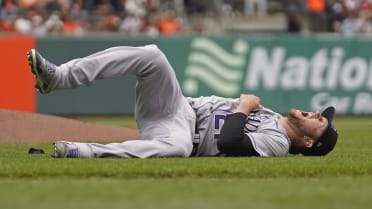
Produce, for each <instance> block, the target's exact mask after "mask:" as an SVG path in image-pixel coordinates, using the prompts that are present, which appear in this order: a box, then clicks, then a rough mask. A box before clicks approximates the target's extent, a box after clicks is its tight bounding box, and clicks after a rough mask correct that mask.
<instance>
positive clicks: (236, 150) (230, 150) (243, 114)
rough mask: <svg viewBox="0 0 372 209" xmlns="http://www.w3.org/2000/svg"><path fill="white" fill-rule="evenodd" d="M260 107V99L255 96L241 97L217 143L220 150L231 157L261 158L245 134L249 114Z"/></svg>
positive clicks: (226, 121) (227, 119)
mask: <svg viewBox="0 0 372 209" xmlns="http://www.w3.org/2000/svg"><path fill="white" fill-rule="evenodd" d="M259 107H260V99H259V98H258V97H257V96H255V95H245V94H243V95H241V96H240V101H239V106H238V108H237V109H236V111H235V113H234V114H231V115H228V116H227V117H226V120H225V123H224V125H223V127H222V129H221V132H220V137H219V139H218V141H217V146H218V149H219V150H220V151H221V152H222V153H224V154H227V155H230V156H260V155H259V154H258V153H257V152H256V150H255V149H254V148H253V145H252V141H251V140H250V138H249V137H248V136H247V135H246V134H244V125H245V121H246V118H247V116H248V114H249V113H250V112H251V111H252V110H254V109H258V108H259Z"/></svg>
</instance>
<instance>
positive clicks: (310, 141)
mask: <svg viewBox="0 0 372 209" xmlns="http://www.w3.org/2000/svg"><path fill="white" fill-rule="evenodd" d="M304 144H305V147H307V148H310V147H312V146H313V145H314V139H312V138H311V137H308V136H304Z"/></svg>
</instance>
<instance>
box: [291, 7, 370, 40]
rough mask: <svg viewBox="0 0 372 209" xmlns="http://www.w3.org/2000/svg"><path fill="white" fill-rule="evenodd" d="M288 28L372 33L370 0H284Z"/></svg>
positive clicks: (347, 34) (297, 30)
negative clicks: (285, 2) (285, 0)
mask: <svg viewBox="0 0 372 209" xmlns="http://www.w3.org/2000/svg"><path fill="white" fill-rule="evenodd" d="M286 14H287V20H288V26H287V30H288V32H300V31H301V30H302V29H304V28H305V29H307V30H308V31H310V32H338V33H341V34H343V35H345V36H353V35H356V34H363V33H364V34H372V0H306V1H302V0H287V5H286Z"/></svg>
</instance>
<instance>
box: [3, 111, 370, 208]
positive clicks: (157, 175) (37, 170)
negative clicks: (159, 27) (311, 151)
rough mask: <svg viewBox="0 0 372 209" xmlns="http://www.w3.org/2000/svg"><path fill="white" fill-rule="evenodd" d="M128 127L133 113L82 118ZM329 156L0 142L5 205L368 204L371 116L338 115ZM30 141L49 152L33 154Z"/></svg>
mask: <svg viewBox="0 0 372 209" xmlns="http://www.w3.org/2000/svg"><path fill="white" fill-rule="evenodd" d="M83 120H88V121H89V120H94V121H99V122H101V123H106V124H115V125H120V126H127V124H132V125H131V126H130V127H135V126H133V124H134V123H133V119H132V118H125V120H123V119H122V118H120V117H114V118H91V117H89V118H88V119H87V118H84V119H83ZM335 123H336V126H337V128H338V130H339V133H340V138H339V142H338V144H337V146H336V148H335V150H334V151H333V152H332V153H330V154H329V155H328V156H326V157H303V156H288V157H282V158H211V157H203V158H160V159H53V158H51V157H50V153H51V152H52V146H51V145H50V144H8V145H0V203H1V204H0V205H1V208H35V209H36V208H37V209H42V208H54V209H56V208H79V209H82V208H90V209H91V208H107V209H108V208H137V209H141V208H159V209H160V208H161V209H173V208H182V209H183V208H185V209H186V208H207V209H208V208H211V209H212V208H213V209H214V208H218V209H220V208H222V209H223V208H226V209H227V208H228V209H237V208H242V209H243V208H262V209H270V208H296V209H297V208H309V209H313V208H327V209H330V208H335V209H336V208H337V209H350V208H370V207H371V205H372V200H371V197H372V131H371V128H372V118H370V117H339V118H337V120H336V121H335ZM29 147H37V148H42V149H44V150H45V151H46V153H47V154H44V155H29V154H28V153H27V151H28V148H29Z"/></svg>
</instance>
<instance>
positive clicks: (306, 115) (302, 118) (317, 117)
mask: <svg viewBox="0 0 372 209" xmlns="http://www.w3.org/2000/svg"><path fill="white" fill-rule="evenodd" d="M288 119H289V121H290V122H291V123H292V124H293V125H294V126H295V127H297V128H298V130H299V131H300V132H301V133H300V134H302V135H303V136H308V137H310V138H312V139H314V140H316V139H318V138H319V137H320V136H321V135H322V133H323V131H324V130H325V129H326V128H327V126H328V120H327V118H325V117H323V116H322V115H321V114H320V113H319V112H304V111H301V110H296V109H291V110H290V111H289V114H288Z"/></svg>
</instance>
